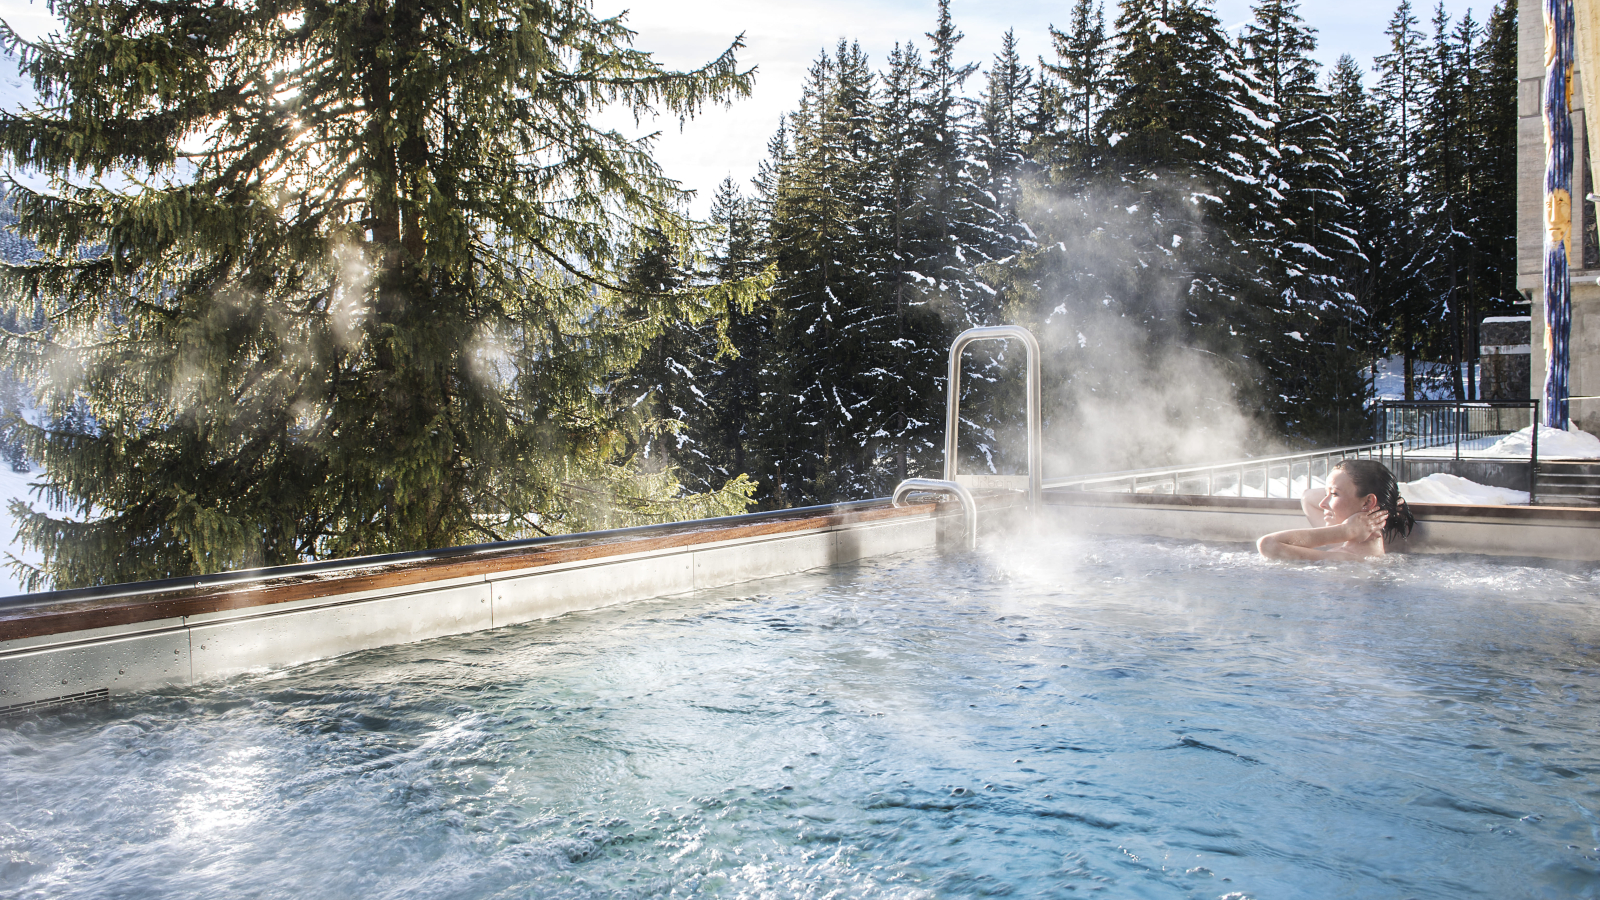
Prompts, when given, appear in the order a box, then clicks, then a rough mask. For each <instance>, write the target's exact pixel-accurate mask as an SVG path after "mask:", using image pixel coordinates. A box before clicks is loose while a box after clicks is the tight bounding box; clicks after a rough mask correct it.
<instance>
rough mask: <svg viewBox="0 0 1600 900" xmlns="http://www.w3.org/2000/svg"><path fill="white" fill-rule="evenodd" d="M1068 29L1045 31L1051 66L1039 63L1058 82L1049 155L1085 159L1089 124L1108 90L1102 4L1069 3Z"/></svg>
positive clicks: (1091, 1) (1090, 145)
mask: <svg viewBox="0 0 1600 900" xmlns="http://www.w3.org/2000/svg"><path fill="white" fill-rule="evenodd" d="M1069 28H1070V30H1068V31H1065V32H1063V31H1061V30H1059V29H1057V28H1055V27H1053V26H1052V27H1051V28H1050V41H1051V44H1052V45H1053V47H1054V49H1055V54H1056V58H1057V59H1058V60H1060V62H1057V63H1044V62H1042V61H1041V67H1042V68H1043V70H1044V72H1045V73H1048V74H1050V75H1054V76H1055V77H1056V78H1057V79H1059V80H1060V83H1061V92H1060V95H1059V102H1060V109H1059V112H1058V113H1057V116H1058V117H1059V122H1060V124H1061V126H1062V127H1061V131H1062V135H1061V141H1060V146H1059V147H1052V148H1051V150H1052V151H1053V152H1054V153H1057V154H1061V153H1065V154H1068V155H1071V156H1076V157H1078V158H1084V159H1086V158H1087V154H1088V153H1089V152H1090V151H1091V150H1092V148H1093V146H1094V126H1095V122H1096V121H1097V120H1098V119H1099V116H1100V113H1101V111H1102V110H1103V109H1104V107H1105V103H1106V100H1107V97H1108V96H1109V93H1110V90H1111V72H1110V60H1111V40H1110V38H1109V37H1108V36H1107V35H1106V15H1105V4H1104V3H1098V2H1094V0H1074V2H1073V4H1072V14H1071V25H1070V26H1069Z"/></svg>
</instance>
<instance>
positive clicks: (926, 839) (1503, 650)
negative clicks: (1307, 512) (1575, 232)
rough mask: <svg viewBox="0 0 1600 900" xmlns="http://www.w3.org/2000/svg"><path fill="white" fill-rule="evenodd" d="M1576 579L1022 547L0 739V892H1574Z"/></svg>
mask: <svg viewBox="0 0 1600 900" xmlns="http://www.w3.org/2000/svg"><path fill="white" fill-rule="evenodd" d="M1597 596H1600V571H1597V570H1596V569H1594V568H1593V567H1584V566H1572V567H1566V568H1560V567H1550V566H1545V565H1538V564H1527V565H1518V564H1506V563H1503V562H1495V561H1490V560H1485V559H1478V558H1470V557H1459V558H1453V559H1438V558H1422V557H1414V558H1405V557H1390V558H1386V559H1383V560H1378V561H1376V562H1374V563H1372V564H1351V565H1341V566H1299V565H1284V564H1281V563H1270V562H1265V561H1262V560H1260V559H1257V558H1256V557H1255V556H1254V554H1252V553H1248V552H1245V551H1243V550H1240V549H1238V548H1236V547H1233V546H1222V545H1197V544H1179V543H1173V542H1160V541H1146V540H1139V539H1106V540H1083V541H1065V540H1048V541H1047V540H1042V539H1041V540H1036V541H1034V542H1031V543H1030V542H1027V541H1023V542H1012V543H1011V544H1010V545H1008V549H1007V552H1006V553H1005V554H1004V555H999V554H995V553H990V554H980V555H971V556H958V557H942V558H941V557H928V556H920V557H903V558H897V559H891V560H879V561H873V562H867V563H863V564H859V565H853V566H845V567H840V568H838V569H835V570H831V571H828V572H825V573H820V574H811V575H805V576H799V577H795V578H792V579H785V580H781V581H769V582H759V583H755V584H753V585H744V586H741V587H738V588H735V589H726V590H722V591H718V592H714V593H702V594H699V595H695V596H690V597H677V598H667V599H662V600H658V601H653V602H650V603H643V604H634V605H631V606H627V607H621V608H613V609H605V610H598V611H594V612H589V613H584V614H577V615H569V616H566V617H563V618H561V619H559V620H554V621H549V622H543V623H534V624H530V625H526V626H519V627H515V628H508V629H501V630H498V631H492V632H483V633H478V634H470V635H462V636H457V637H451V638H443V639H439V640H433V641H428V642H424V643H420V644H412V645H407V646H401V647H394V648H388V649H384V650H379V651H371V652H364V653H357V654H352V655H350V656H346V657H341V658H339V659H334V660H329V661H324V662H320V663H315V664H309V665H303V666H299V667H295V668H293V669H288V670H283V671H277V672H272V673H266V674H261V675H255V676H250V677H244V678H238V679H235V680H232V681H230V682H227V683H222V684H214V685H208V686H203V687H200V688H194V689H187V690H183V691H170V692H162V693H155V694H150V695H145V696H141V697H136V698H131V699H126V700H119V701H117V702H115V703H111V704H102V705H98V706H91V707H83V708H78V709H67V710H58V711H54V712H51V713H48V714H36V715H34V716H32V717H29V718H21V719H12V720H9V721H5V722H0V806H3V808H4V810H5V814H4V816H3V817H0V895H3V896H5V897H19V898H21V897H30V898H31V897H105V896H116V897H123V898H136V897H162V898H170V897H215V896H233V895H238V896H252V897H286V898H287V897H296V898H298V897H329V896H337V897H352V896H360V897H405V898H467V897H495V898H499V897H527V896H536V897H598V896H606V897H634V896H639V897H646V896H649V897H658V896H672V897H678V896H683V897H688V896H763V897H828V896H834V897H839V896H851V897H857V896H862V897H896V898H898V897H906V898H911V897H967V896H978V895H988V894H1012V895H1016V896H1044V897H1050V896H1078V895H1080V894H1083V893H1086V892H1096V891H1098V892H1102V893H1104V894H1105V895H1107V896H1140V897H1173V898H1178V897H1219V896H1229V897H1307V898H1312V897H1317V898H1321V897H1329V896H1362V897H1369V896H1397V897H1398V896H1408V897H1452V898H1457V897H1473V896H1483V897H1504V896H1518V897H1545V896H1548V897H1593V896H1600V849H1597V848H1600V831H1597V828H1600V747H1597V745H1596V743H1595V741H1594V740H1593V737H1592V736H1593V730H1594V723H1595V722H1596V721H1600V607H1597V604H1596V603H1595V602H1594V601H1595V599H1596V597H1597Z"/></svg>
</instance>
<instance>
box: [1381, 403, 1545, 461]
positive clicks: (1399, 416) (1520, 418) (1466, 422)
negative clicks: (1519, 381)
mask: <svg viewBox="0 0 1600 900" xmlns="http://www.w3.org/2000/svg"><path fill="white" fill-rule="evenodd" d="M1538 420H1539V401H1538V400H1490V401H1479V402H1467V401H1460V400H1385V401H1383V402H1382V405H1381V407H1380V410H1379V418H1378V437H1379V438H1380V439H1381V440H1385V441H1401V442H1403V443H1404V444H1405V448H1406V450H1408V451H1416V450H1436V449H1438V448H1443V447H1449V448H1451V452H1452V454H1453V456H1454V458H1455V459H1461V458H1463V457H1466V458H1471V457H1472V456H1473V455H1474V452H1475V451H1478V450H1482V449H1484V447H1482V446H1477V445H1481V444H1483V443H1484V442H1485V441H1487V440H1488V439H1490V438H1501V437H1504V436H1506V435H1508V434H1514V433H1516V432H1518V431H1521V430H1522V429H1524V428H1527V427H1528V426H1530V425H1532V424H1533V423H1534V422H1537V421H1538ZM1531 437H1532V440H1531V441H1530V442H1529V454H1528V460H1529V462H1531V463H1534V464H1535V465H1537V464H1538V462H1539V430H1538V429H1537V428H1535V429H1533V433H1532V436H1531ZM1429 455H1430V456H1431V455H1435V454H1429Z"/></svg>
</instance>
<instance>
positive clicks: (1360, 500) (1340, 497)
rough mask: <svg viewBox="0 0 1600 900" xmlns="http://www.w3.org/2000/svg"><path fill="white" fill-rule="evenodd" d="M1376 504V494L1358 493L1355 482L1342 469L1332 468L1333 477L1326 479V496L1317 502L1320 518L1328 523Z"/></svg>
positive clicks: (1345, 517) (1334, 523)
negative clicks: (1320, 511)
mask: <svg viewBox="0 0 1600 900" xmlns="http://www.w3.org/2000/svg"><path fill="white" fill-rule="evenodd" d="M1377 505H1378V495H1376V494H1367V495H1366V496H1361V495H1360V494H1358V493H1357V491H1356V485H1355V482H1354V481H1352V480H1351V479H1350V476H1349V474H1348V473H1346V472H1345V470H1343V469H1334V470H1333V477H1331V478H1329V479H1328V496H1326V497H1323V498H1322V502H1321V503H1319V504H1317V506H1319V507H1320V508H1321V509H1322V518H1323V519H1324V520H1325V521H1326V522H1327V524H1329V525H1337V524H1339V523H1340V522H1343V521H1344V520H1345V519H1348V518H1350V517H1351V516H1353V515H1355V514H1356V513H1358V512H1361V511H1362V510H1364V509H1372V508H1373V507H1375V506H1377Z"/></svg>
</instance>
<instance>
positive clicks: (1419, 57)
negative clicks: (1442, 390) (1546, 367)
mask: <svg viewBox="0 0 1600 900" xmlns="http://www.w3.org/2000/svg"><path fill="white" fill-rule="evenodd" d="M1417 25H1418V21H1417V17H1416V14H1415V13H1414V12H1413V11H1412V8H1411V0H1401V2H1400V4H1399V6H1397V7H1396V8H1395V11H1394V15H1392V16H1391V17H1390V19H1389V25H1388V27H1387V28H1386V29H1385V30H1384V34H1385V35H1386V36H1387V37H1388V39H1389V52H1387V53H1382V54H1379V55H1378V56H1377V57H1376V58H1374V60H1373V65H1374V69H1375V71H1376V74H1377V76H1378V82H1377V84H1376V85H1375V86H1374V87H1373V89H1372V97H1373V100H1374V102H1375V104H1376V106H1377V109H1378V110H1379V112H1380V113H1381V115H1382V117H1383V122H1384V143H1383V146H1384V151H1385V154H1386V155H1387V156H1388V157H1389V159H1390V161H1391V164H1390V166H1389V175H1390V179H1391V180H1390V183H1389V185H1388V186H1387V189H1388V190H1389V191H1390V192H1392V196H1393V197H1394V198H1395V201H1396V203H1397V205H1398V209H1397V213H1398V214H1397V216H1396V218H1395V220H1394V222H1393V223H1392V225H1391V226H1390V230H1389V232H1388V234H1386V235H1385V236H1384V237H1383V240H1384V242H1385V244H1386V246H1385V247H1384V250H1383V252H1382V255H1381V258H1382V261H1383V263H1384V265H1385V267H1386V268H1385V271H1384V273H1383V277H1382V279H1381V281H1380V285H1379V290H1378V291H1377V292H1376V294H1375V296H1374V297H1373V300H1374V301H1375V305H1374V306H1373V308H1372V310H1371V311H1372V313H1373V316H1374V320H1375V321H1377V322H1383V323H1386V324H1385V328H1384V331H1385V333H1384V342H1385V345H1386V346H1387V347H1388V349H1389V350H1390V352H1393V353H1398V354H1400V356H1401V360H1402V365H1403V367H1404V381H1405V397H1406V399H1407V400H1410V399H1414V398H1415V396H1416V379H1415V376H1416V363H1417V359H1418V355H1419V353H1420V352H1421V351H1422V349H1423V347H1424V345H1425V343H1426V333H1427V323H1428V313H1429V310H1430V307H1431V306H1432V299H1433V298H1432V295H1431V293H1430V287H1429V285H1428V283H1427V280H1426V278H1425V277H1424V276H1423V267H1422V266H1421V265H1420V256H1421V255H1422V254H1424V253H1425V252H1427V247H1426V245H1425V243H1424V241H1423V238H1422V235H1421V234H1420V232H1419V223H1418V221H1417V216H1418V213H1419V211H1420V209H1421V205H1422V202H1423V201H1422V197H1421V183H1420V180H1419V178H1418V173H1417V170H1416V161H1417V159H1418V158H1419V157H1420V156H1421V153H1422V140H1423V131H1422V119H1423V114H1424V110H1425V109H1426V107H1427V103H1428V95H1427V85H1428V78H1427V70H1428V60H1427V57H1428V49H1427V41H1426V39H1425V38H1424V36H1423V34H1422V32H1421V31H1420V30H1418V28H1417Z"/></svg>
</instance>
